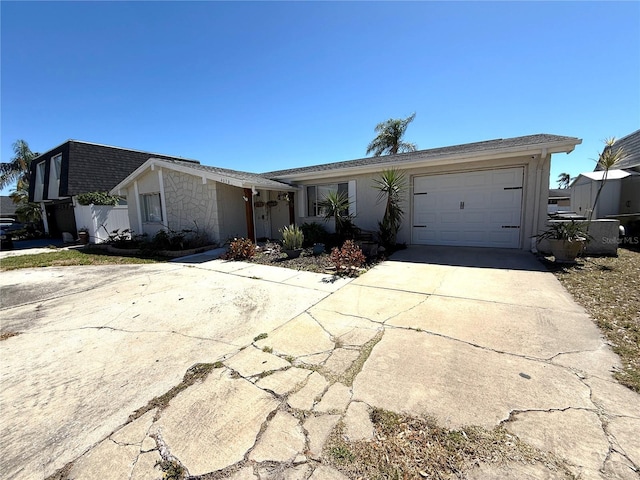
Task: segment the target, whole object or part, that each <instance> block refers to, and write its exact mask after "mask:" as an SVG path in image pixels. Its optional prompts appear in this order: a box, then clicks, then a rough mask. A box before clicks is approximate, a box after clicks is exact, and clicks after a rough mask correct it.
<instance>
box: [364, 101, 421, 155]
mask: <svg viewBox="0 0 640 480" xmlns="http://www.w3.org/2000/svg"><path fill="white" fill-rule="evenodd" d="M414 118H416V114H415V112H414V113H412V114H411V115H409V116H408V117H407V118H405V119H401V118H390V119H389V120H387V121H386V122H382V123H379V124H378V125H376V128H375V131H376V132H377V134H378V136H377V137H376V138H374V139H373V141H372V142H371V143H370V144H369V146H368V147H367V155H369V154H370V153H372V152H373V156H374V157H379V156H380V155H395V154H396V153H401V152H415V151H416V149H417V147H416V144H415V143H408V142H403V141H402V137H404V132H405V131H406V130H407V126H409V124H410V123H411V122H413V119H414Z"/></svg>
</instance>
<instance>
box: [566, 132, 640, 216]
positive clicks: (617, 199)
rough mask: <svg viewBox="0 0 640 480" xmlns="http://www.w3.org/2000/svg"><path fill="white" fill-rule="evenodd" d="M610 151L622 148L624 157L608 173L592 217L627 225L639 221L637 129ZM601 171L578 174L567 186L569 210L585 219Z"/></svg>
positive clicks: (639, 149) (639, 143)
mask: <svg viewBox="0 0 640 480" xmlns="http://www.w3.org/2000/svg"><path fill="white" fill-rule="evenodd" d="M612 148H613V149H614V150H617V149H618V148H622V150H623V151H624V154H625V158H624V160H623V161H622V162H620V163H619V164H618V165H616V168H615V169H613V170H609V172H608V174H607V180H606V182H605V184H604V188H603V189H602V192H601V194H600V199H599V200H598V205H597V206H596V209H595V211H594V212H593V216H592V218H594V219H596V218H615V219H618V220H620V224H621V225H624V226H628V225H629V224H630V223H631V222H638V221H639V220H640V130H636V131H635V132H633V133H631V134H629V135H627V136H626V137H623V138H621V139H619V140H617V141H616V142H615V143H614V144H613V146H612ZM603 177H604V171H603V170H600V169H599V168H598V167H596V170H595V171H593V172H585V173H581V174H580V175H578V176H577V177H576V178H575V180H574V181H573V182H572V183H571V210H572V211H574V212H576V213H581V214H582V215H585V216H588V214H589V212H590V211H591V209H592V208H593V203H594V201H595V198H596V195H597V192H598V189H599V188H600V185H601V183H602V179H603Z"/></svg>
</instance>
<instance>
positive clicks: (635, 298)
mask: <svg viewBox="0 0 640 480" xmlns="http://www.w3.org/2000/svg"><path fill="white" fill-rule="evenodd" d="M554 273H555V275H556V277H558V279H559V280H560V282H561V283H562V285H564V287H565V288H566V289H567V290H568V291H569V293H571V295H572V296H573V298H574V299H575V300H576V301H577V302H578V303H579V304H580V305H582V306H583V307H584V308H585V309H586V310H587V311H588V312H589V314H591V316H592V317H593V318H594V319H595V320H596V323H597V324H598V327H600V329H601V330H602V332H603V334H604V335H605V336H606V338H607V340H608V341H609V343H610V344H611V346H612V348H613V351H614V352H615V353H617V354H618V355H619V356H620V360H621V362H622V371H620V372H616V373H615V378H616V379H617V380H618V381H619V382H620V383H621V384H623V385H625V386H627V387H628V388H630V389H631V390H634V391H636V392H638V393H640V252H637V251H633V250H626V249H624V248H620V249H618V257H617V258H612V257H602V258H591V257H586V258H582V259H578V263H577V264H576V265H574V266H572V267H564V268H556V269H555V271H554Z"/></svg>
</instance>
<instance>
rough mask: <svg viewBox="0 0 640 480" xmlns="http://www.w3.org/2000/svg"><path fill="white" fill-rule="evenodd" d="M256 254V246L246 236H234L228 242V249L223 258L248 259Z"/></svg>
mask: <svg viewBox="0 0 640 480" xmlns="http://www.w3.org/2000/svg"><path fill="white" fill-rule="evenodd" d="M255 254H256V246H255V245H254V243H253V242H252V241H251V240H249V239H248V238H234V239H233V242H231V244H229V250H228V251H227V253H226V254H225V255H224V258H225V260H248V259H249V258H252V257H253V256H254V255H255Z"/></svg>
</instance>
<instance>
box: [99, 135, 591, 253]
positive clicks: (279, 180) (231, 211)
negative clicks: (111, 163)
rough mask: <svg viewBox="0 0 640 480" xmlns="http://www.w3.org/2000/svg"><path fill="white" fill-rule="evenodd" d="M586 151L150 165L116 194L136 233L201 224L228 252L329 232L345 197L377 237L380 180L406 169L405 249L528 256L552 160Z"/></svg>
mask: <svg viewBox="0 0 640 480" xmlns="http://www.w3.org/2000/svg"><path fill="white" fill-rule="evenodd" d="M581 142H582V140H580V139H578V138H574V137H563V136H557V135H547V134H539V135H529V136H524V137H517V138H509V139H498V140H489V141H485V142H477V143H470V144H465V145H457V146H452V147H444V148H435V149H430V150H421V151H417V152H411V153H403V154H398V155H388V156H381V157H369V158H363V159H358V160H350V161H344V162H336V163H328V164H323V165H315V166H309V167H301V168H293V169H288V170H280V171H274V172H269V173H263V174H260V175H258V174H251V173H244V172H237V171H233V170H225V169H219V168H214V167H205V166H202V165H198V164H189V163H183V162H178V161H162V160H159V159H149V160H147V161H146V162H145V163H144V164H143V165H142V166H140V167H139V168H138V169H136V171H135V172H133V173H132V174H131V175H129V176H128V177H127V178H126V179H124V180H123V181H122V182H120V183H119V184H118V185H116V187H115V188H113V189H112V190H111V193H112V194H118V195H126V197H127V200H128V208H129V219H130V222H131V225H132V227H133V228H134V229H137V230H140V231H143V232H146V233H153V232H155V231H157V230H158V229H161V228H166V227H168V228H171V229H174V230H177V229H179V228H184V227H188V226H190V225H192V221H193V220H196V221H197V222H198V225H199V226H200V227H205V228H206V229H207V231H208V233H210V235H212V236H213V239H214V240H217V241H221V242H224V241H226V240H227V239H228V238H230V237H233V236H249V237H250V238H259V237H271V238H274V237H278V229H279V228H280V227H281V226H284V225H286V224H288V223H293V222H294V221H295V222H296V223H303V222H313V221H317V222H323V218H322V212H321V209H320V207H319V202H320V201H321V200H322V199H323V197H324V195H326V193H327V192H328V191H332V190H333V191H343V192H345V193H346V194H348V196H349V200H350V202H351V204H350V213H351V214H353V215H354V216H355V223H356V225H357V226H358V227H360V228H362V229H364V230H372V231H377V229H378V222H379V221H380V220H381V219H382V216H383V214H384V204H383V203H379V202H377V196H378V192H377V190H375V188H374V187H373V185H374V179H375V178H377V177H378V175H379V174H380V172H382V171H383V170H384V169H388V168H397V169H400V170H402V171H403V172H404V173H405V174H406V181H407V184H406V187H407V189H406V190H407V191H406V195H405V199H404V202H403V204H402V208H403V209H404V212H405V219H404V221H403V223H402V227H401V230H400V232H399V234H398V241H399V242H405V243H408V244H423V245H464V246H481V247H504V248H519V249H529V248H532V246H533V245H534V241H533V240H532V238H531V237H532V236H533V235H535V234H537V233H538V232H539V231H540V230H542V229H543V228H544V227H545V223H546V219H547V207H546V205H547V201H548V195H549V168H550V161H551V155H552V154H554V153H569V152H571V151H573V149H574V148H575V146H576V145H578V144H580V143H581ZM269 205H272V206H269ZM285 207H286V208H285ZM328 227H329V228H330V229H331V228H332V225H330V224H328Z"/></svg>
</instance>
